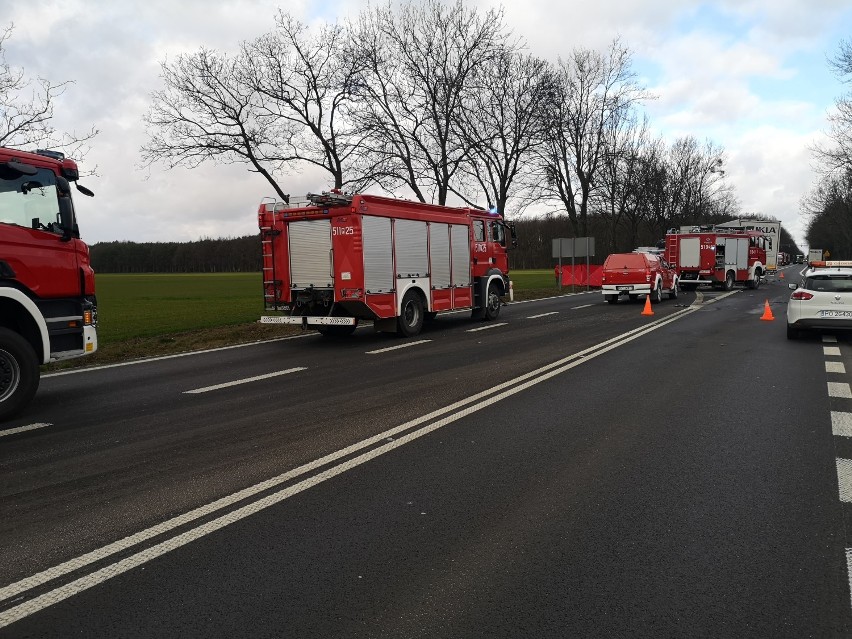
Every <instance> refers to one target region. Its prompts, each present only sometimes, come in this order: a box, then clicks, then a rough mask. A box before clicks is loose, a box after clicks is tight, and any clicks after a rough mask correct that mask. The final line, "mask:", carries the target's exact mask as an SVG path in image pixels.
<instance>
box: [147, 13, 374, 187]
mask: <svg viewBox="0 0 852 639" xmlns="http://www.w3.org/2000/svg"><path fill="white" fill-rule="evenodd" d="M343 37H344V36H343V30H342V29H341V28H340V27H338V26H336V25H329V26H325V27H322V28H320V29H319V32H318V34H317V35H316V36H315V37H313V36H312V34H311V33H310V31H309V29H308V28H307V27H306V26H305V25H303V24H302V23H300V22H298V21H296V20H294V19H292V18H291V17H290V16H289V15H287V14H286V13H284V12H281V13H279V14H278V17H277V19H276V30H275V31H273V32H271V33H268V34H266V35H264V36H261V37H259V38H257V39H256V40H254V41H252V42H248V43H243V45H242V47H241V50H240V52H239V53H238V54H237V55H235V56H228V55H225V54H221V53H217V52H215V51H211V50H208V49H205V48H201V49H200V50H199V51H197V52H196V53H193V54H189V55H181V56H178V58H177V59H176V60H175V61H174V62H171V63H169V62H163V63H162V64H161V69H162V77H163V82H164V84H165V89H163V90H160V91H157V92H155V93H154V94H153V96H152V103H151V107H150V109H149V111H148V113H147V114H146V115H145V117H144V120H145V123H146V124H147V126H148V136H149V139H148V142H147V143H146V144H145V145H144V146H143V147H142V157H143V160H144V162H145V163H146V164H151V163H153V162H157V161H159V162H164V163H165V164H166V165H167V166H168V167H169V168H172V167H175V166H186V167H190V168H191V167H195V166H198V165H199V164H201V163H202V162H206V161H213V162H219V163H224V164H246V165H247V166H248V167H249V170H251V171H254V172H257V173H259V174H261V175H262V176H263V177H264V178H265V179H266V180H267V182H269V184H270V185H271V186H272V187H273V188H274V189H275V192H276V193H277V194H278V196H279V197H280V198H282V199H287V198H288V197H289V195H287V194H285V192H284V187H283V186H282V183H281V181H280V177H276V175H277V174H281V173H283V174H285V175H286V174H292V173H294V172H296V171H299V170H300V169H301V168H302V167H303V166H304V165H312V166H316V167H320V168H321V169H323V170H325V171H326V172H327V173H328V174H329V176H330V182H331V184H332V185H333V186H334V187H337V188H341V187H343V186H345V185H347V184H351V183H353V182H355V183H357V182H358V180H357V179H356V178H355V176H353V175H352V174H347V172H346V165H347V161H348V159H349V157H350V155H351V153H352V149H353V147H354V146H356V145H355V144H354V143H351V144H350V143H349V142H348V140H349V139H350V137H349V136H350V134H351V131H350V130H349V129H348V128H347V126H346V123H345V119H344V118H343V116H342V112H343V110H344V109H345V106H346V104H347V102H348V101H349V98H350V95H351V90H352V77H353V74H354V69H355V67H354V65H353V63H352V62H350V61H348V60H347V59H346V58H345V56H344V52H343V47H342V40H343Z"/></svg>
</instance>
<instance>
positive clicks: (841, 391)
mask: <svg viewBox="0 0 852 639" xmlns="http://www.w3.org/2000/svg"><path fill="white" fill-rule="evenodd" d="M828 396H829V397H845V398H849V399H852V389H850V388H849V384H847V383H846V382H828Z"/></svg>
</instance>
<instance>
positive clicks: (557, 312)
mask: <svg viewBox="0 0 852 639" xmlns="http://www.w3.org/2000/svg"><path fill="white" fill-rule="evenodd" d="M548 315H559V311H551V312H550V313H541V314H539V315H530V316H529V317H528V318H527V319H538V318H539V317H547V316H548Z"/></svg>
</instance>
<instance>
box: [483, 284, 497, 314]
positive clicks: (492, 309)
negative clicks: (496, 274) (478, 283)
mask: <svg viewBox="0 0 852 639" xmlns="http://www.w3.org/2000/svg"><path fill="white" fill-rule="evenodd" d="M500 304H501V302H500V291H499V290H498V289H497V284H496V283H495V282H491V283H490V284H489V285H488V295H486V297H485V319H487V320H495V319H497V317H499V315H500Z"/></svg>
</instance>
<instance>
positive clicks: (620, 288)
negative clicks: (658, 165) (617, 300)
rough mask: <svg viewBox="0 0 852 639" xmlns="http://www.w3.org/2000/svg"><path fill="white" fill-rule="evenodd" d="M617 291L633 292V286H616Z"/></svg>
mask: <svg viewBox="0 0 852 639" xmlns="http://www.w3.org/2000/svg"><path fill="white" fill-rule="evenodd" d="M615 290H616V291H632V290H633V286H632V285H630V286H616V287H615Z"/></svg>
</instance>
